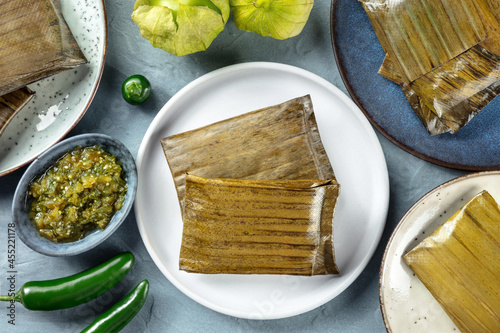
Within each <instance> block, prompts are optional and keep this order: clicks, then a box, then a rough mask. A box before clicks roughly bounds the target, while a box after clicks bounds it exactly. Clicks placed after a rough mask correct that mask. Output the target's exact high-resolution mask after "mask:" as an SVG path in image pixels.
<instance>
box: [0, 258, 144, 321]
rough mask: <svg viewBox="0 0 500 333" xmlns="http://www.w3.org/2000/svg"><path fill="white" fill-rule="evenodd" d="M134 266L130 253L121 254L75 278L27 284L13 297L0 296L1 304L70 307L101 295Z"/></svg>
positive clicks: (57, 308) (46, 307) (40, 307)
mask: <svg viewBox="0 0 500 333" xmlns="http://www.w3.org/2000/svg"><path fill="white" fill-rule="evenodd" d="M133 265H134V256H133V254H132V253H130V252H124V253H121V254H118V255H116V256H115V257H113V258H111V259H109V260H108V261H105V262H103V263H102V264H100V265H97V266H95V267H93V268H90V269H88V270H86V271H83V272H81V273H78V274H75V275H71V276H68V277H64V278H60V279H55V280H46V281H30V282H26V283H25V284H24V285H23V286H22V287H21V288H20V289H19V291H17V292H16V293H15V295H13V296H4V295H0V301H9V302H12V301H17V302H21V304H23V305H24V307H25V308H27V309H29V310H43V311H50V310H60V309H66V308H71V307H74V306H77V305H80V304H82V303H85V302H88V301H90V300H92V299H94V298H96V297H98V296H100V295H102V294H104V293H105V292H106V291H108V290H109V289H111V288H112V287H113V286H114V285H116V284H117V283H118V282H120V281H121V280H122V279H123V278H124V277H125V275H127V273H128V272H129V271H130V269H131V268H132V266H133Z"/></svg>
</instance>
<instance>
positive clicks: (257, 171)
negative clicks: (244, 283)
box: [161, 96, 340, 276]
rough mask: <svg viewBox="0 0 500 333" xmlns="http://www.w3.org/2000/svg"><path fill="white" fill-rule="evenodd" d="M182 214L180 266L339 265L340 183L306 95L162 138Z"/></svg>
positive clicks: (201, 269)
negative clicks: (336, 248)
mask: <svg viewBox="0 0 500 333" xmlns="http://www.w3.org/2000/svg"><path fill="white" fill-rule="evenodd" d="M161 143H162V146H163V150H164V152H165V156H166V158H167V161H168V165H169V167H170V170H171V172H172V175H173V178H174V182H175V185H176V189H177V194H178V197H179V203H180V205H181V209H182V216H183V221H184V228H183V235H182V246H181V250H180V258H179V266H180V269H182V270H185V271H188V272H196V273H207V274H214V273H227V274H289V275H309V276H310V275H320V274H337V273H338V269H337V266H336V263H335V254H334V249H333V214H334V208H335V205H336V202H337V197H338V194H339V189H340V185H339V184H338V183H337V181H336V180H335V175H334V173H333V169H332V166H331V164H330V161H329V159H328V156H327V155H326V151H325V149H324V147H323V145H322V143H321V139H320V136H319V132H318V126H317V124H316V119H315V116H314V112H313V107H312V102H311V99H310V96H304V97H300V98H296V99H292V100H290V101H287V102H284V103H282V104H278V105H274V106H270V107H267V108H263V109H260V110H256V111H252V112H248V113H245V114H242V115H240V116H237V117H233V118H230V119H226V120H223V121H220V122H217V123H214V124H211V125H208V126H205V127H202V128H198V129H195V130H192V131H188V132H185V133H180V134H176V135H173V136H170V137H167V138H164V139H162V140H161Z"/></svg>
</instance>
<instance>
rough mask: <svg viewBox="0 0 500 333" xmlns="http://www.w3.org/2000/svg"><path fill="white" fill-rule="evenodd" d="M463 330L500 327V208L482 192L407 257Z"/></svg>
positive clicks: (484, 329) (421, 278)
mask: <svg viewBox="0 0 500 333" xmlns="http://www.w3.org/2000/svg"><path fill="white" fill-rule="evenodd" d="M404 260H405V262H406V263H407V264H408V265H409V266H410V268H411V269H412V270H413V272H414V273H415V274H416V275H417V277H418V278H419V279H420V280H421V281H422V283H423V284H424V285H425V286H426V287H427V289H428V290H429V291H430V292H431V294H432V295H433V296H434V297H435V298H436V300H437V301H438V302H439V303H440V304H441V306H442V307H443V309H444V310H445V311H446V313H447V314H448V315H449V316H450V318H451V319H452V320H453V322H454V323H455V325H456V326H457V327H458V328H459V329H460V331H461V332H463V333H465V332H471V333H477V332H498V330H499V328H500V206H499V205H498V203H496V202H495V200H494V199H493V197H492V196H491V195H490V194H489V193H488V192H486V191H483V192H481V193H479V194H478V195H476V196H475V197H474V198H472V199H471V200H470V201H469V202H468V203H467V204H466V205H465V206H463V207H462V208H461V209H460V210H459V211H458V212H456V213H455V214H454V215H453V216H452V217H450V218H449V219H448V220H447V221H446V222H445V223H444V224H443V225H441V226H440V227H439V228H438V229H436V230H435V231H434V232H433V233H432V234H431V235H430V236H428V237H427V238H425V239H424V240H423V241H422V242H421V243H420V244H418V245H417V246H416V247H415V248H413V249H412V250H411V251H410V252H408V253H407V254H406V255H405V256H404Z"/></svg>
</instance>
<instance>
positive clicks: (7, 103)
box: [0, 87, 35, 136]
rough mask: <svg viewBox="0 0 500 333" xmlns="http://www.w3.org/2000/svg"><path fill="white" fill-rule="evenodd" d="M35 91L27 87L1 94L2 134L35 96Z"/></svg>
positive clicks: (0, 119) (0, 126)
mask: <svg viewBox="0 0 500 333" xmlns="http://www.w3.org/2000/svg"><path fill="white" fill-rule="evenodd" d="M34 94H35V92H34V91H32V90H30V89H29V88H27V87H24V88H21V89H18V90H16V91H13V92H11V93H8V94H5V95H3V96H0V136H1V135H2V134H3V132H4V131H5V128H6V127H7V125H8V124H9V123H10V121H11V120H12V119H13V118H14V116H15V115H16V114H17V113H18V112H19V110H21V109H22V108H23V107H24V106H25V105H26V104H27V103H28V102H29V101H30V100H31V99H32V98H33V96H34Z"/></svg>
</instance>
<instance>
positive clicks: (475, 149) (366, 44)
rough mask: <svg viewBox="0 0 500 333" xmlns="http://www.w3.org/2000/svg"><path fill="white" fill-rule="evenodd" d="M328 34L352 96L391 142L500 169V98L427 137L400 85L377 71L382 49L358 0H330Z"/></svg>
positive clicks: (424, 154) (459, 164)
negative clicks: (456, 126)
mask: <svg viewBox="0 0 500 333" xmlns="http://www.w3.org/2000/svg"><path fill="white" fill-rule="evenodd" d="M331 38H332V44H333V49H334V53H335V58H336V61H337V65H338V68H339V71H340V73H341V76H342V79H343V80H344V83H345V85H346V88H347V90H348V92H349V94H350V96H351V98H352V99H353V100H354V102H355V103H356V104H357V105H358V106H359V108H360V109H361V110H362V111H363V113H364V114H365V115H366V117H367V118H368V119H369V120H370V122H371V123H372V125H373V126H374V127H375V128H376V129H377V130H378V131H380V132H381V133H382V134H383V135H384V136H385V137H387V138H388V139H389V140H390V141H392V142H393V143H394V144H396V145H397V146H399V147H400V148H402V149H404V150H406V151H407V152H409V153H411V154H413V155H415V156H417V157H419V158H421V159H423V160H426V161H429V162H432V163H435V164H437V165H441V166H445V167H449V168H454V169H461V170H469V171H480V170H497V169H500V110H499V109H500V98H496V99H494V100H493V101H492V102H490V103H489V104H488V105H487V106H486V107H485V108H484V109H483V110H482V111H481V112H479V113H478V114H477V115H476V116H475V117H474V118H473V119H472V120H471V121H470V122H469V123H468V124H467V125H466V126H465V127H463V128H462V129H461V130H459V131H458V132H457V133H455V134H448V133H447V134H441V135H436V136H431V135H430V134H429V133H428V132H427V131H426V129H425V128H424V126H423V125H422V123H421V122H420V120H419V119H418V117H417V115H416V114H415V112H414V111H413V110H412V108H411V107H410V105H409V103H408V101H407V100H406V97H405V96H404V94H403V92H402V90H401V88H400V87H399V86H398V85H397V84H395V83H393V82H391V81H389V80H387V79H385V78H384V77H382V76H381V75H379V74H377V71H378V69H379V67H380V65H381V64H382V61H383V59H384V56H385V54H384V51H383V50H382V47H381V46H380V43H379V42H378V39H377V37H376V35H375V32H374V31H373V28H372V26H371V24H370V21H369V19H368V16H367V15H366V13H365V11H364V9H363V7H362V5H361V3H360V2H359V1H356V0H332V6H331Z"/></svg>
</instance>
